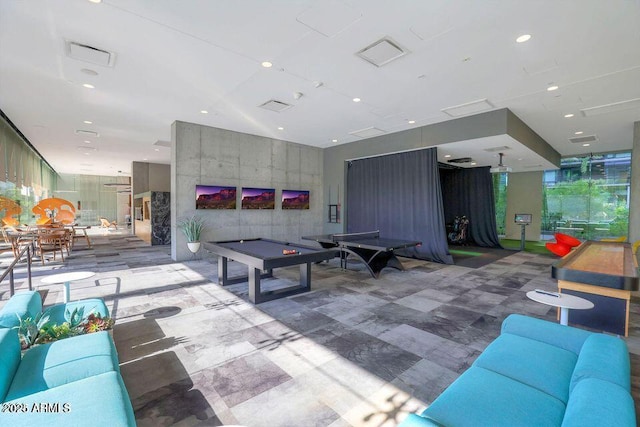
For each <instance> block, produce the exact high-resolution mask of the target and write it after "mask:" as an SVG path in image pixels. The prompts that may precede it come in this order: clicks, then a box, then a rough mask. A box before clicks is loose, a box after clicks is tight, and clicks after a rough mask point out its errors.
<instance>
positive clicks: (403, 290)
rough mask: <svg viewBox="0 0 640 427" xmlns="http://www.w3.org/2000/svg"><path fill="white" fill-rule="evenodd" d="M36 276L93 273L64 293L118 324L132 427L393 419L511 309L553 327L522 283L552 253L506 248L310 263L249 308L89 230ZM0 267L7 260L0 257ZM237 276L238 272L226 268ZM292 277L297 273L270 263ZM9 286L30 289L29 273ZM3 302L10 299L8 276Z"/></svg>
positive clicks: (54, 297)
mask: <svg viewBox="0 0 640 427" xmlns="http://www.w3.org/2000/svg"><path fill="white" fill-rule="evenodd" d="M91 238H92V242H93V246H92V248H88V247H87V245H86V243H85V242H83V241H79V242H78V244H77V246H76V248H75V249H74V251H73V252H72V253H71V255H70V256H68V257H67V258H66V260H65V262H64V263H62V262H59V261H58V262H53V261H47V262H46V265H45V266H44V267H43V266H42V265H41V264H40V263H35V264H34V279H33V284H34V287H36V288H37V289H40V290H46V291H48V293H47V296H46V299H45V305H49V304H54V303H57V302H61V301H62V298H63V297H62V293H61V286H60V285H44V284H42V283H41V279H42V277H44V276H46V275H49V274H51V273H53V271H52V270H55V271H56V272H58V271H59V272H62V271H69V270H90V271H95V272H96V273H97V274H96V276H95V277H93V278H91V279H87V280H83V281H79V282H75V283H73V284H72V285H71V286H72V290H71V298H72V299H81V298H90V297H102V298H104V299H105V301H106V302H107V305H108V306H109V308H110V310H111V312H112V315H113V317H115V318H116V326H115V328H114V339H115V342H116V346H117V349H118V352H119V357H120V362H121V371H122V376H123V378H124V381H125V384H126V386H127V389H128V391H129V394H130V397H131V400H132V403H133V406H134V409H135V411H136V418H137V421H138V425H140V426H154V427H155V426H170V425H178V426H196V425H197V426H215V425H225V424H226V425H229V424H240V425H245V426H251V427H253V426H256V427H257V426H269V427H277V426H303V425H304V426H334V427H338V426H392V425H396V424H397V423H398V422H399V421H401V420H402V419H403V418H404V417H405V416H406V414H407V413H410V412H416V411H419V410H421V409H422V408H424V407H425V406H426V405H428V404H429V403H430V402H432V401H433V400H434V399H435V398H436V397H437V396H438V395H439V394H440V393H441V392H442V390H444V389H445V388H446V387H447V386H448V385H449V384H450V383H451V382H452V381H453V380H455V379H456V378H457V377H458V376H459V375H460V374H461V373H462V372H463V371H464V370H465V369H466V368H467V367H468V366H469V365H470V364H471V363H472V362H473V361H474V360H475V358H476V357H477V356H478V355H479V354H480V352H481V351H482V350H483V349H484V348H485V347H486V345H487V344H488V343H489V342H490V341H491V340H493V339H494V338H495V337H496V336H497V335H498V334H499V328H500V323H501V321H502V320H503V319H504V318H505V317H506V316H507V315H508V314H510V313H523V314H528V315H531V316H536V317H541V318H546V319H549V320H555V311H554V309H553V308H551V307H548V306H545V305H542V304H538V303H536V302H533V301H531V300H529V299H527V297H526V296H525V293H526V291H528V290H532V289H536V288H542V289H548V290H554V289H555V283H554V281H553V280H552V279H551V278H550V265H551V263H553V262H554V261H555V259H554V258H551V257H547V256H541V255H535V254H530V253H519V252H514V253H513V254H511V255H508V256H506V257H504V258H501V259H499V260H497V261H494V262H492V263H490V264H488V265H485V266H483V267H480V268H467V267H461V266H445V265H440V264H435V263H430V262H425V261H417V260H409V259H407V260H403V262H404V264H405V267H406V270H405V271H403V272H400V271H396V270H392V269H386V270H384V271H383V273H382V275H381V277H380V279H377V280H376V279H373V278H371V277H370V276H369V275H368V273H366V272H365V271H364V269H362V268H358V267H359V266H358V265H357V264H352V265H351V267H350V268H352V269H351V270H349V271H343V270H341V269H340V267H339V265H338V262H337V261H332V262H330V263H322V264H317V265H314V266H313V274H312V277H313V278H312V280H313V281H312V289H313V290H312V292H310V293H306V294H300V295H297V296H292V297H289V298H286V299H280V300H275V301H271V302H267V303H263V304H260V305H257V306H254V305H253V304H251V303H249V302H248V301H247V285H246V284H237V285H233V286H229V287H225V288H222V287H221V286H218V285H217V284H216V282H217V267H216V261H215V260H214V259H212V258H210V257H207V256H206V255H204V254H199V255H198V257H197V258H194V259H192V260H190V261H187V262H183V263H175V262H173V261H172V260H171V259H170V257H169V248H168V247H149V246H146V245H145V244H144V243H143V242H141V241H140V240H139V239H137V238H136V237H135V236H129V235H127V234H126V231H119V232H115V231H105V230H94V232H93V235H92V236H91ZM0 261H1V262H2V264H3V265H4V266H6V264H7V262H8V258H6V257H5V258H0ZM230 269H231V270H232V272H237V273H240V272H243V271H244V268H243V266H242V265H240V264H237V263H231V264H230ZM274 273H275V276H276V278H274V279H270V280H268V281H266V284H267V286H272V287H278V286H283V285H290V284H293V283H295V282H296V281H297V279H298V269H297V268H291V269H280V270H275V271H274ZM17 277H18V285H19V287H22V288H24V287H26V284H25V283H24V275H23V273H19V274H18V276H17ZM0 289H1V291H2V294H1V301H0V305H2V304H3V303H4V301H6V300H7V299H8V291H7V286H6V285H5V283H3V285H2V287H1V288H0ZM631 310H632V313H631V327H630V337H629V338H627V343H628V345H629V349H630V352H631V356H632V384H633V394H634V399H635V400H636V402H638V401H639V400H638V398H639V397H640V387H639V385H640V316H639V313H640V306H638V304H637V303H633V304H632V307H631Z"/></svg>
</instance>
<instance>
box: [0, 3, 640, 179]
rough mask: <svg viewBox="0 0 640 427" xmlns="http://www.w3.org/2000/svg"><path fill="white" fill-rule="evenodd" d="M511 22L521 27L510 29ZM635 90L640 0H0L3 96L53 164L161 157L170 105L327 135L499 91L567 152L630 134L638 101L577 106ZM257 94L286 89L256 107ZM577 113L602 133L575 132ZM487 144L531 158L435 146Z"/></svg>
mask: <svg viewBox="0 0 640 427" xmlns="http://www.w3.org/2000/svg"><path fill="white" fill-rule="evenodd" d="M521 34H531V35H532V38H531V40H530V41H528V42H526V43H520V44H519V43H516V42H515V39H516V37H518V36H519V35H521ZM385 36H386V37H390V38H391V39H392V40H393V41H395V42H396V43H398V44H399V45H400V46H402V47H404V48H406V49H408V50H409V51H410V53H409V54H408V55H406V56H403V57H401V58H399V59H397V60H396V61H393V62H391V63H389V64H386V65H384V66H382V67H380V68H377V67H375V66H373V65H371V64H370V63H368V62H366V61H364V60H363V59H361V58H358V57H357V56H356V55H355V54H356V53H357V52H358V51H360V50H361V49H363V48H364V47H366V46H368V45H370V44H372V43H373V42H375V41H377V40H379V39H380V38H382V37H385ZM65 40H70V41H76V42H79V43H82V44H85V45H90V46H93V47H96V48H100V49H104V50H107V51H111V52H114V53H115V54H116V59H115V63H114V66H113V67H103V66H98V65H93V64H90V63H86V62H82V61H78V60H76V59H71V58H69V57H68V56H67V55H66V53H65ZM265 60H267V61H271V62H272V63H273V67H271V68H263V67H262V66H261V63H262V62H263V61H265ZM82 69H90V70H94V71H96V72H97V73H98V75H97V76H92V75H88V74H86V73H85V72H83V71H81V70H82ZM84 83H90V84H92V85H94V86H95V89H87V88H84V87H83V86H82V84H84ZM318 83H321V85H319V84H318ZM550 84H556V85H558V86H559V89H558V90H556V91H553V92H548V91H547V90H546V88H547V87H548V86H549V85H550ZM316 86H319V87H316ZM296 92H299V93H301V94H302V97H300V98H299V99H296V98H295V97H294V94H295V93H296ZM354 97H359V98H361V99H362V101H361V102H359V103H355V102H353V101H352V99H353V98H354ZM639 98H640V0H606V1H603V0H564V1H557V0H536V1H531V0H485V1H478V0H456V1H451V0H429V1H418V0H394V1H389V0H344V1H338V0H316V1H312V0H296V1H292V0H273V1H271V0H219V1H203V0H180V1H178V0H104V1H102V3H99V4H94V3H91V2H89V1H88V0H29V1H23V0H2V1H1V2H0V109H2V110H3V111H4V113H5V114H6V115H7V116H8V117H9V118H10V119H11V120H12V121H13V123H14V124H15V125H16V126H17V127H18V128H19V129H20V130H21V131H22V132H23V133H24V135H25V136H26V137H27V138H28V139H29V140H30V141H31V143H32V144H33V145H34V146H35V147H36V148H37V149H38V150H39V151H40V153H41V154H42V155H43V156H44V157H45V158H46V159H47V160H48V161H49V163H50V164H51V165H52V166H53V167H54V168H55V169H56V171H58V172H60V173H78V174H99V175H117V174H118V171H121V172H122V173H123V174H127V173H130V170H131V162H132V161H145V160H146V161H149V162H157V163H169V160H170V153H169V150H170V149H169V148H167V147H162V146H157V145H154V143H155V142H156V141H159V140H160V141H169V140H170V139H171V123H172V122H173V121H175V120H183V121H188V122H194V123H200V124H204V125H209V126H215V127H220V128H225V129H231V130H235V131H240V132H247V133H251V134H256V135H262V136H267V137H273V138H278V139H284V140H288V141H294V142H298V143H302V144H308V145H313V146H318V147H329V146H332V145H336V144H342V143H347V142H351V141H355V140H359V139H360V138H359V137H357V136H352V135H350V132H353V131H357V130H360V129H365V128H369V127H372V126H373V127H377V128H379V129H382V130H384V131H386V132H389V133H391V132H398V131H402V130H406V129H410V128H414V127H419V126H424V125H427V124H431V123H436V122H441V121H445V120H449V119H451V117H450V116H448V115H447V114H445V113H443V112H442V111H441V110H442V109H444V108H447V107H451V106H456V105H460V104H465V103H468V102H472V101H476V100H480V99H487V100H488V101H489V102H490V103H491V104H492V105H493V106H494V107H495V108H505V107H506V108H509V109H511V110H512V111H513V112H514V113H515V114H516V115H517V116H518V117H519V118H520V119H521V120H523V121H524V122H525V123H526V124H528V125H529V126H530V127H531V128H532V129H533V130H534V131H536V132H537V133H538V134H539V135H540V136H541V137H542V138H544V139H545V140H546V141H547V142H549V144H551V146H553V147H554V148H555V149H556V150H557V151H558V152H560V153H561V154H562V155H574V154H580V153H589V152H602V151H612V150H625V149H630V148H631V147H632V139H633V122H634V121H640V108H639V105H640V103H636V104H635V106H634V107H633V108H626V109H622V110H621V111H617V112H609V113H604V114H599V115H594V116H592V117H584V116H583V114H582V113H581V111H580V110H581V109H585V108H591V107H596V106H602V105H606V104H612V103H618V102H622V101H628V100H633V99H639ZM270 99H276V100H280V101H284V102H287V103H290V104H292V105H293V107H292V108H289V109H287V110H286V111H283V112H280V113H276V112H272V111H268V110H264V109H261V108H258V106H259V105H260V104H262V103H264V102H266V101H268V100H270ZM201 110H208V111H209V114H206V115H205V114H201V113H200V111H201ZM568 113H573V114H575V116H574V117H573V118H570V119H568V118H564V115H565V114H568ZM84 120H90V121H92V122H93V124H84V123H83V121H84ZM409 120H415V123H413V124H411V123H409V122H408V121H409ZM278 127H283V128H284V130H278ZM76 130H92V131H95V132H98V133H99V134H100V136H99V137H98V138H95V137H93V138H91V137H89V138H88V137H83V136H82V135H78V134H76V133H75V132H76ZM577 131H582V132H584V135H591V134H596V135H597V137H598V142H597V143H594V144H592V145H591V146H589V147H583V146H582V145H581V144H571V143H570V142H569V141H568V138H569V137H573V136H575V135H574V132H577ZM333 139H337V140H338V142H337V143H334V142H332V140H333ZM85 140H87V141H90V142H89V143H85V142H84V141H85ZM497 145H507V146H509V147H510V148H511V149H512V150H513V151H511V152H509V151H505V155H506V157H505V159H504V163H505V164H507V165H509V166H513V167H514V170H518V165H517V163H518V162H523V163H522V164H525V163H526V164H528V165H535V164H539V163H540V160H541V158H540V157H538V156H536V155H535V154H534V153H532V152H531V151H530V150H528V149H526V148H524V147H523V146H521V145H520V144H519V143H517V142H516V141H514V140H512V139H511V138H508V137H505V138H498V139H497V140H495V141H480V140H473V141H466V142H464V143H454V144H450V145H448V146H445V147H443V149H442V150H439V151H440V153H441V155H444V154H445V153H447V152H451V153H452V154H453V155H454V157H466V156H471V157H473V158H474V159H475V160H476V161H477V164H478V165H479V166H480V165H492V166H495V165H497V163H498V159H497V154H496V153H487V152H486V151H484V150H485V149H486V148H487V147H492V146H497ZM87 149H90V150H91V151H87ZM390 151H392V150H390ZM518 159H522V160H518ZM441 160H446V159H444V158H442V159H441ZM523 170H526V169H523Z"/></svg>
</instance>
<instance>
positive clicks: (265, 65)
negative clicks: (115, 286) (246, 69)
mask: <svg viewBox="0 0 640 427" xmlns="http://www.w3.org/2000/svg"><path fill="white" fill-rule="evenodd" d="M260 65H262V66H263V67H264V68H271V67H273V64H272V63H271V62H269V61H262V64H260Z"/></svg>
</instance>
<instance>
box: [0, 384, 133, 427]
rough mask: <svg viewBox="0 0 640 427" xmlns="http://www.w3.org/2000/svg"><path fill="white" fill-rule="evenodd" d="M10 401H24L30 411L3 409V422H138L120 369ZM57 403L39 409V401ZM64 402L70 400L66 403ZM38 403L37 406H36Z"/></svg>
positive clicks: (101, 425) (15, 425) (104, 426)
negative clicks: (54, 407) (54, 408)
mask: <svg viewBox="0 0 640 427" xmlns="http://www.w3.org/2000/svg"><path fill="white" fill-rule="evenodd" d="M9 403H13V404H20V405H22V404H24V405H26V407H27V408H28V409H29V412H28V413H2V414H0V425H7V426H12V427H23V426H24V427H33V426H91V427H114V426H118V427H127V426H132V427H134V426H135V425H136V421H135V416H134V412H133V408H132V407H131V401H130V400H129V395H128V394H127V389H126V388H125V385H124V383H123V381H122V378H121V377H120V375H119V374H118V373H117V372H106V373H103V374H100V375H95V376H93V377H90V378H85V379H83V380H79V381H75V382H73V383H70V384H65V385H61V386H59V387H56V388H52V389H49V390H45V391H42V392H40V393H35V394H31V395H28V396H24V397H22V398H20V399H16V400H12V401H10V402H9ZM42 403H44V404H47V403H48V404H56V403H58V404H59V405H58V408H59V410H58V411H57V412H36V411H34V408H36V409H37V408H39V407H41V406H40V404H42ZM64 404H67V405H66V406H64ZM34 405H35V407H34Z"/></svg>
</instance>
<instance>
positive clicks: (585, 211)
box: [542, 152, 631, 240]
mask: <svg viewBox="0 0 640 427" xmlns="http://www.w3.org/2000/svg"><path fill="white" fill-rule="evenodd" d="M630 180H631V152H621V153H610V154H590V155H587V156H583V157H568V158H565V159H562V163H561V166H560V169H559V170H552V171H545V172H544V175H543V181H544V182H543V184H544V187H543V188H544V195H543V197H544V199H543V208H542V234H543V237H544V238H553V233H554V232H561V233H565V234H569V235H571V236H574V237H577V238H580V239H583V240H599V239H601V238H605V237H619V236H626V235H627V232H628V227H629V192H630Z"/></svg>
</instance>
